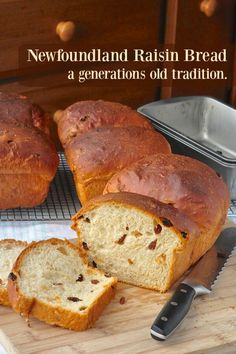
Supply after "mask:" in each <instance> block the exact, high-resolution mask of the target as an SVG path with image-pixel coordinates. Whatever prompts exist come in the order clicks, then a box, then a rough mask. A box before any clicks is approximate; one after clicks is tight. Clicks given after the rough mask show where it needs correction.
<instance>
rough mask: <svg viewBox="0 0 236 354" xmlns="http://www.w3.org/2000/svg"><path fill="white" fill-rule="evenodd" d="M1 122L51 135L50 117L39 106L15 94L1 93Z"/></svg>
mask: <svg viewBox="0 0 236 354" xmlns="http://www.w3.org/2000/svg"><path fill="white" fill-rule="evenodd" d="M0 122H1V123H7V124H12V125H17V126H24V127H32V126H33V127H36V128H38V129H40V130H41V131H43V132H44V133H46V134H47V135H49V128H48V124H49V117H48V115H47V114H46V113H45V112H44V111H43V109H42V108H41V107H39V106H38V105H37V104H35V103H32V102H30V100H29V99H28V98H27V97H25V96H23V95H18V94H14V93H6V92H0Z"/></svg>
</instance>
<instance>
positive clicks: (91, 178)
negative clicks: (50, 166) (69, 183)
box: [65, 127, 171, 203]
mask: <svg viewBox="0 0 236 354" xmlns="http://www.w3.org/2000/svg"><path fill="white" fill-rule="evenodd" d="M159 152H162V153H166V154H168V153H170V152H171V149H170V145H169V143H168V142H167V140H166V139H165V138H164V136H162V135H161V134H159V133H157V132H154V131H152V130H149V129H144V128H140V127H125V128H124V127H122V128H121V127H100V128H96V129H93V130H91V131H89V132H88V133H84V134H83V135H81V136H79V137H76V138H74V139H73V140H72V141H71V142H70V143H68V144H67V145H66V148H65V154H66V159H67V162H68V164H69V166H70V169H71V170H72V172H73V174H74V179H75V183H76V185H77V184H79V185H80V188H77V190H78V191H79V197H80V198H81V195H82V194H83V195H84V198H83V201H82V202H83V203H84V202H85V201H86V200H88V199H89V198H91V197H94V196H96V195H99V194H102V192H103V189H104V185H105V183H106V182H107V181H108V180H109V179H110V178H111V177H112V175H113V174H115V173H116V172H118V171H119V170H121V169H122V168H124V167H126V166H128V165H130V164H131V163H132V162H134V161H137V160H139V159H141V158H143V157H144V156H147V155H150V154H153V153H159ZM97 180H99V182H100V185H101V186H102V188H100V185H98V183H97V182H96V181H97ZM102 181H103V182H102ZM89 184H90V189H91V190H93V191H94V192H93V193H91V190H90V191H87V192H86V191H85V190H84V189H86V187H87V186H88V185H89ZM93 184H94V185H93ZM83 185H84V188H83ZM87 189H88V188H87Z"/></svg>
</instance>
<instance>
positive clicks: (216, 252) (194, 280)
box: [151, 227, 236, 341]
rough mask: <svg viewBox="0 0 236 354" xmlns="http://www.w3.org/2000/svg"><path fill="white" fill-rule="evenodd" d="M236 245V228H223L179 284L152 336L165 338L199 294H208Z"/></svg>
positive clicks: (159, 338)
mask: <svg viewBox="0 0 236 354" xmlns="http://www.w3.org/2000/svg"><path fill="white" fill-rule="evenodd" d="M235 247H236V228H235V227H230V228H227V229H224V230H223V231H222V232H221V234H220V236H219V237H218V239H217V241H216V242H215V244H214V245H213V246H212V247H211V248H210V250H209V251H208V252H207V253H206V254H205V255H204V256H203V257H202V258H201V259H200V260H199V261H198V262H197V263H196V265H195V266H193V268H192V270H190V272H189V274H188V275H187V277H186V278H185V279H184V280H183V281H182V282H181V283H180V284H179V285H178V287H177V288H176V290H175V292H174V294H173V296H172V297H171V299H170V300H169V301H168V302H167V303H166V305H165V306H164V307H163V309H162V310H161V312H160V313H159V315H158V316H157V318H156V319H155V321H154V322H153V324H152V326H151V336H152V338H154V339H156V340H161V341H163V340H165V339H166V338H168V337H169V335H170V334H171V333H172V332H173V331H174V330H175V329H176V328H177V327H178V325H179V324H180V323H181V322H182V320H183V319H184V318H185V316H186V315H187V313H188V311H189V309H190V307H191V304H192V302H193V300H194V298H195V297H196V296H199V295H205V294H209V293H210V292H211V288H212V285H213V284H214V282H215V281H216V279H217V278H218V275H219V274H220V272H221V271H222V269H223V267H224V265H225V263H226V262H227V260H228V258H229V256H230V255H231V253H232V251H233V250H234V248H235Z"/></svg>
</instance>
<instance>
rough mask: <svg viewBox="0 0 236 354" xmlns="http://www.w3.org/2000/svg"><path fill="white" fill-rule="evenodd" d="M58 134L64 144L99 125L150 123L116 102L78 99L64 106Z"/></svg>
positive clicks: (140, 124) (141, 125) (147, 124)
mask: <svg viewBox="0 0 236 354" xmlns="http://www.w3.org/2000/svg"><path fill="white" fill-rule="evenodd" d="M57 123H58V135H59V138H60V140H61V143H62V144H63V145H64V146H65V145H66V144H67V143H69V142H70V141H71V140H73V139H74V138H75V137H78V136H79V135H80V134H83V133H86V132H88V131H89V130H91V129H94V128H98V127H101V126H109V125H111V126H116V127H125V126H138V127H143V128H146V129H153V128H152V125H151V123H150V122H149V121H148V120H147V119H145V118H144V117H142V116H141V115H140V114H139V113H137V112H136V111H134V110H132V109H131V108H130V107H128V106H125V105H123V104H120V103H117V102H106V101H102V100H98V101H79V102H76V103H74V104H72V105H71V106H69V107H68V108H66V109H65V110H64V111H63V113H62V114H61V115H60V118H59V120H58V122H57Z"/></svg>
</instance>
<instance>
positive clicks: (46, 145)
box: [0, 122, 59, 181]
mask: <svg viewBox="0 0 236 354" xmlns="http://www.w3.org/2000/svg"><path fill="white" fill-rule="evenodd" d="M58 163H59V160H58V155H57V152H56V149H55V147H54V146H53V144H52V143H51V142H50V141H49V139H48V138H47V137H46V136H45V134H44V133H42V132H40V130H39V129H37V128H34V127H22V126H14V125H9V124H7V123H1V122H0V174H20V173H24V174H27V173H30V174H38V175H41V176H42V178H45V179H46V180H49V181H51V180H52V178H53V177H54V175H55V173H56V169H57V166H58Z"/></svg>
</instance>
